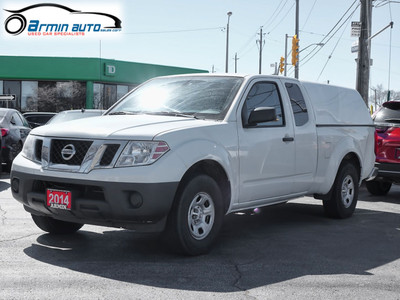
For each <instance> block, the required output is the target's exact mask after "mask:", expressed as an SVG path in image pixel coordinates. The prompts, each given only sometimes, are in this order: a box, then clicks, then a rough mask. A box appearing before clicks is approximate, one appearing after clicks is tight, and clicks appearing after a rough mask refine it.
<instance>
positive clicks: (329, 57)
mask: <svg viewBox="0 0 400 300" xmlns="http://www.w3.org/2000/svg"><path fill="white" fill-rule="evenodd" d="M351 16H352V15H351ZM351 16H350V17H351ZM348 24H349V23H347V25H346V26H345V27H344V29H343V31H342V34H341V35H340V38H339V39H338V40H337V43H336V45H335V47H333V49H332V52H331V54H330V55H329V56H328V59H327V60H326V63H325V65H324V67H323V68H322V70H321V73H319V75H318V78H317V81H318V80H319V78H320V77H321V75H322V73H323V72H324V70H325V68H326V66H327V65H328V62H329V60H330V59H331V58H332V55H333V53H334V52H335V50H336V47H337V46H338V45H339V42H340V40H341V38H342V36H343V34H344V32H345V30H346V29H347V26H348Z"/></svg>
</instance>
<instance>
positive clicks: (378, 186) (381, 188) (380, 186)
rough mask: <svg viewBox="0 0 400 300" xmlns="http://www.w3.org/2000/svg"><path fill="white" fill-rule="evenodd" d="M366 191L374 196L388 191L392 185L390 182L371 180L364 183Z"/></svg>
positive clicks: (382, 194)
mask: <svg viewBox="0 0 400 300" xmlns="http://www.w3.org/2000/svg"><path fill="white" fill-rule="evenodd" d="M365 186H366V187H367V190H368V192H370V193H371V194H372V195H375V196H384V195H386V194H387V193H389V191H390V188H391V187H392V183H391V182H387V181H378V180H372V181H367V182H366V183H365Z"/></svg>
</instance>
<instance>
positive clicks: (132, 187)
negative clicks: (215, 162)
mask: <svg viewBox="0 0 400 300" xmlns="http://www.w3.org/2000/svg"><path fill="white" fill-rule="evenodd" d="M10 179H11V190H12V194H13V196H14V198H15V199H16V200H18V201H19V202H21V203H22V204H23V205H24V208H25V210H26V211H28V212H30V213H32V214H36V215H42V216H49V217H52V218H54V219H58V220H63V221H69V222H75V223H83V224H93V225H102V226H110V227H122V228H127V229H133V230H137V231H140V232H161V231H162V230H163V229H164V227H165V223H166V219H167V216H168V213H169V211H170V209H171V206H172V202H173V200H174V197H175V192H176V190H177V187H178V182H167V183H121V182H105V181H94V180H82V179H71V178H57V177H50V176H45V175H39V174H29V173H27V172H20V171H16V170H12V172H11V175H10ZM47 188H51V189H58V190H68V191H71V193H72V208H71V210H61V209H55V208H50V207H47V205H46V189H47Z"/></svg>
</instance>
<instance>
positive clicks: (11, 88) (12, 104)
mask: <svg viewBox="0 0 400 300" xmlns="http://www.w3.org/2000/svg"><path fill="white" fill-rule="evenodd" d="M3 94H5V95H15V98H16V99H15V100H11V101H0V103H1V107H7V108H15V109H19V108H20V107H21V103H20V100H21V81H17V80H4V81H3Z"/></svg>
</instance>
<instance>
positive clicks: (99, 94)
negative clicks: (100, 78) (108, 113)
mask: <svg viewBox="0 0 400 300" xmlns="http://www.w3.org/2000/svg"><path fill="white" fill-rule="evenodd" d="M103 94H104V85H103V84H102V83H94V84H93V108H95V109H104V107H103V97H104V96H103Z"/></svg>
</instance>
